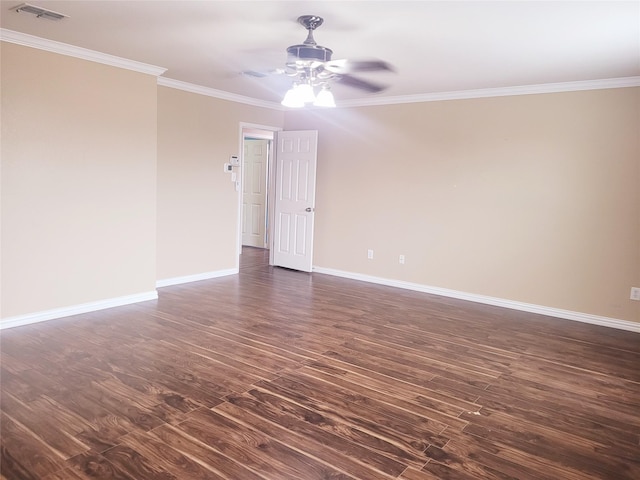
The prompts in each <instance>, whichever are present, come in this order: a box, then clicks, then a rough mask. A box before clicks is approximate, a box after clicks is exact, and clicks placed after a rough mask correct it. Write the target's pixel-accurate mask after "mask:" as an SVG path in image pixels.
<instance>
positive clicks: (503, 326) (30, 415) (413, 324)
mask: <svg viewBox="0 0 640 480" xmlns="http://www.w3.org/2000/svg"><path fill="white" fill-rule="evenodd" d="M268 256H269V252H268V251H265V250H262V249H253V248H252V249H246V251H244V253H243V254H242V258H241V264H240V273H239V274H238V275H229V276H225V277H220V278H215V279H210V280H205V281H199V282H193V283H190V284H183V285H175V286H171V287H163V288H161V289H159V298H158V300H156V301H152V302H141V303H138V304H134V305H127V306H123V307H117V308H113V309H107V310H101V311H98V312H91V313H87V314H83V315H76V316H73V317H67V318H63V319H59V320H53V321H50V322H41V323H38V324H33V325H28V326H24V327H17V328H11V329H6V330H3V331H2V335H1V336H0V362H1V363H0V376H1V377H2V390H1V391H0V401H1V405H0V413H1V417H0V423H1V425H0V427H1V428H2V432H1V433H2V435H1V437H0V460H1V461H0V478H1V479H6V480H22V479H26V480H35V479H38V480H88V479H122V480H127V479H136V480H146V479H163V480H169V479H181V480H182V479H193V480H203V479H206V480H209V479H211V480H223V479H224V480H282V479H296V480H309V479H323V480H324V479H345V480H346V479H359V480H393V479H396V480H400V479H403V480H434V479H438V480H442V479H456V480H465V479H472V478H473V479H479V480H503V479H518V480H559V479H562V480H593V479H598V480H631V479H633V480H637V479H638V478H640V455H639V454H638V452H639V451H640V450H639V449H640V416H639V415H638V413H639V412H640V368H638V365H640V334H637V333H632V332H622V331H618V330H613V329H610V328H606V327H600V326H596V325H589V324H583V323H579V322H571V321H564V320H560V319H556V318H552V317H547V316H543V315H535V314H530V313H526V312H519V311H515V310H510V309H504V308H500V307H496V306H491V305H481V304H477V303H469V302H465V301H461V300H456V299H453V298H445V297H438V296H436V295H431V294H424V293H420V292H414V291H409V290H403V289H397V288H391V287H386V286H383V285H374V284H367V283H363V282H358V281H354V280H349V279H345V278H338V277H332V276H329V275H322V274H317V273H313V274H309V273H301V272H295V271H292V270H287V269H281V268H278V267H272V266H269V265H268Z"/></svg>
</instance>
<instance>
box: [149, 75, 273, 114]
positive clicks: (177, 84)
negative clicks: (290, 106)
mask: <svg viewBox="0 0 640 480" xmlns="http://www.w3.org/2000/svg"><path fill="white" fill-rule="evenodd" d="M158 85H160V86H163V87H169V88H176V89H178V90H184V91H185V92H191V93H197V94H199V95H205V96H207V97H214V98H219V99H221V100H229V101H230V102H237V103H244V104H247V105H253V106H254V107H263V108H270V109H272V110H284V107H283V106H282V105H280V104H279V103H276V102H269V101H267V100H259V99H257V98H252V97H245V96H244V95H238V94H236V93H229V92H225V91H223V90H216V89H215V88H209V87H203V86H200V85H195V84H193V83H189V82H183V81H181V80H174V79H172V78H165V77H158Z"/></svg>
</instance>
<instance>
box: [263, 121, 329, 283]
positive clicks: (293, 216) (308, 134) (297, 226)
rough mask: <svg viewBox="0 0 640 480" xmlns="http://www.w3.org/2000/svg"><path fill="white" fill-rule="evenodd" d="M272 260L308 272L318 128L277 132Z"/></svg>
mask: <svg viewBox="0 0 640 480" xmlns="http://www.w3.org/2000/svg"><path fill="white" fill-rule="evenodd" d="M277 145H278V147H277V153H276V184H275V209H274V210H275V211H274V222H275V223H274V237H273V252H272V253H273V264H274V265H276V266H280V267H286V268H292V269H294V270H302V271H304V272H310V271H311V267H312V264H313V219H314V213H313V210H314V207H315V197H316V160H317V147H318V132H317V131H315V130H310V131H298V132H296V131H290V132H278V135H277Z"/></svg>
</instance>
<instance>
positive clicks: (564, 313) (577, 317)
mask: <svg viewBox="0 0 640 480" xmlns="http://www.w3.org/2000/svg"><path fill="white" fill-rule="evenodd" d="M313 271H314V272H317V273H323V274H326V275H333V276H336V277H344V278H350V279H353V280H360V281H363V282H369V283H377V284H380V285H386V286H388V287H397V288H403V289H405V290H414V291H416V292H423V293H431V294H434V295H441V296H443V297H451V298H457V299H460V300H467V301H470V302H476V303H484V304H487V305H494V306H497V307H504V308H511V309H513V310H521V311H523V312H529V313H537V314H540V315H548V316H551V317H557V318H563V319H565V320H574V321H577V322H583V323H591V324H594V325H602V326H604V327H611V328H617V329H619V330H628V331H630V332H638V333H640V323H636V322H630V321H627V320H619V319H617V318H610V317H601V316H598V315H592V314H589V313H581V312H574V311H571V310H562V309H559V308H552V307H545V306H543V305H535V304H531V303H524V302H517V301H514V300H506V299H504V298H497V297H488V296H485V295H476V294H474V293H466V292H461V291H458V290H450V289H448V288H440V287H431V286H428V285H422V284H419V283H411V282H404V281H401V280H392V279H388V278H381V277H373V276H370V275H363V274H361V273H352V272H345V271H343V270H335V269H332V268H324V267H313Z"/></svg>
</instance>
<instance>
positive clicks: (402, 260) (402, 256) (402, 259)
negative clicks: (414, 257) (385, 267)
mask: <svg viewBox="0 0 640 480" xmlns="http://www.w3.org/2000/svg"><path fill="white" fill-rule="evenodd" d="M398 262H399V263H400V265H404V255H400V257H399V258H398Z"/></svg>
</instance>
